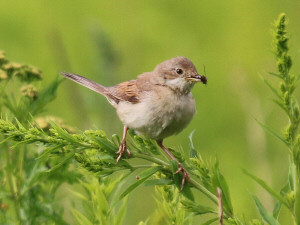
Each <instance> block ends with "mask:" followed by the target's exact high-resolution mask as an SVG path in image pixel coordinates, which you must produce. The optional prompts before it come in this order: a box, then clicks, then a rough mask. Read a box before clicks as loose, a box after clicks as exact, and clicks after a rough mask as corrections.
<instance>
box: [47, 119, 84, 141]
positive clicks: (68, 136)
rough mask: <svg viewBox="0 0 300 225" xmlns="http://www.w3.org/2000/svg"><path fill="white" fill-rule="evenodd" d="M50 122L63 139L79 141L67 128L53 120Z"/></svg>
mask: <svg viewBox="0 0 300 225" xmlns="http://www.w3.org/2000/svg"><path fill="white" fill-rule="evenodd" d="M49 123H50V124H51V126H52V127H53V128H54V130H55V131H56V132H57V133H58V135H59V136H61V137H62V138H63V139H65V140H66V141H68V142H71V143H79V142H78V141H77V140H76V139H75V138H74V137H73V136H72V135H71V134H69V133H68V132H67V131H66V130H64V129H62V128H61V127H59V126H57V125H56V124H55V123H54V122H53V121H50V122H49Z"/></svg>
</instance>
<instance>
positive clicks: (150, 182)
mask: <svg viewBox="0 0 300 225" xmlns="http://www.w3.org/2000/svg"><path fill="white" fill-rule="evenodd" d="M172 183H173V181H172V180H168V179H152V180H147V181H145V184H144V185H145V186H152V185H169V184H172Z"/></svg>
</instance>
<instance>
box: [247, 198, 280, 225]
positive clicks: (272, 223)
mask: <svg viewBox="0 0 300 225" xmlns="http://www.w3.org/2000/svg"><path fill="white" fill-rule="evenodd" d="M252 197H253V199H254V201H255V204H256V207H257V209H258V211H259V213H260V215H261V216H262V218H263V219H264V220H265V221H266V222H267V223H268V224H269V225H280V223H279V222H278V221H277V220H276V219H275V218H274V217H273V216H272V215H271V214H270V213H268V211H267V210H266V209H265V208H264V206H263V205H262V204H261V202H260V201H259V199H258V198H257V197H256V196H255V195H252Z"/></svg>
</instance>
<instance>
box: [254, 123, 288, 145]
mask: <svg viewBox="0 0 300 225" xmlns="http://www.w3.org/2000/svg"><path fill="white" fill-rule="evenodd" d="M255 120H256V119H255ZM256 122H257V123H258V124H259V125H260V126H261V127H262V128H263V129H264V130H265V131H267V132H269V133H270V134H272V135H273V136H274V137H276V138H278V139H279V140H280V141H282V142H283V143H284V144H286V145H287V146H288V147H289V144H288V143H287V142H286V140H284V139H283V138H282V137H281V136H280V135H279V134H277V133H276V132H275V131H274V130H273V129H271V128H270V127H268V126H266V125H264V124H263V123H261V122H259V121H258V120H256Z"/></svg>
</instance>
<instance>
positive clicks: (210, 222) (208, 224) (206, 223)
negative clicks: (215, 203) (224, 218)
mask: <svg viewBox="0 0 300 225" xmlns="http://www.w3.org/2000/svg"><path fill="white" fill-rule="evenodd" d="M218 219H219V218H218V217H216V218H212V219H210V220H208V221H206V222H205V223H203V224H202V225H210V224H212V223H213V222H215V221H217V220H218Z"/></svg>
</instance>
